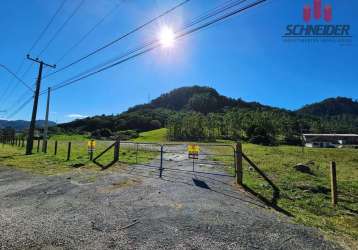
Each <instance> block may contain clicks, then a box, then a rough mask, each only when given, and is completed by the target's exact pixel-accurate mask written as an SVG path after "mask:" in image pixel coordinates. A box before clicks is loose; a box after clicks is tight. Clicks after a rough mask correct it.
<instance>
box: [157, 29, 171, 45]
mask: <svg viewBox="0 0 358 250" xmlns="http://www.w3.org/2000/svg"><path fill="white" fill-rule="evenodd" d="M159 42H160V44H161V45H162V47H164V48H171V47H173V46H174V42H175V34H174V32H173V30H172V29H171V28H169V27H168V26H164V27H162V29H161V30H160V33H159Z"/></svg>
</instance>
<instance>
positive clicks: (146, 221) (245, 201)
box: [0, 166, 338, 250]
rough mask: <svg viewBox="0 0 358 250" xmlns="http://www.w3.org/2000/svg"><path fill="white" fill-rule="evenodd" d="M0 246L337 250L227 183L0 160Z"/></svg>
mask: <svg viewBox="0 0 358 250" xmlns="http://www.w3.org/2000/svg"><path fill="white" fill-rule="evenodd" d="M0 201H1V202H0V248H1V249H295V250H297V249H338V248H337V247H335V245H334V244H333V243H331V242H328V241H327V240H325V239H324V238H323V237H322V236H321V235H320V233H319V232H318V231H317V230H315V229H311V228H307V227H304V226H301V225H295V224H293V223H291V222H290V220H289V218H287V217H285V216H284V215H282V214H279V213H277V212H275V211H273V210H270V209H268V208H266V207H265V206H264V205H263V204H262V203H261V202H260V201H258V200H257V199H256V198H255V197H252V196H250V195H248V194H246V193H244V192H242V191H240V190H238V189H237V188H236V187H234V186H232V185H231V184H230V183H228V182H222V181H221V180H220V179H218V178H216V177H213V176H210V175H206V174H193V173H190V172H182V171H169V170H168V171H164V173H163V178H162V179H159V178H158V171H157V170H156V169H153V168H149V167H144V166H135V167H125V166H123V167H116V168H115V170H113V171H102V172H101V174H100V175H98V176H97V175H94V174H93V173H91V174H90V173H86V171H83V173H81V174H79V172H78V171H77V172H76V173H71V174H65V175H60V176H51V177H48V176H37V175H32V174H29V173H25V172H21V171H19V170H14V169H11V168H6V167H1V166H0Z"/></svg>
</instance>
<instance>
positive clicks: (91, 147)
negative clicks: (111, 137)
mask: <svg viewBox="0 0 358 250" xmlns="http://www.w3.org/2000/svg"><path fill="white" fill-rule="evenodd" d="M87 146H88V150H91V149H92V150H95V148H96V141H94V140H91V141H88V143H87Z"/></svg>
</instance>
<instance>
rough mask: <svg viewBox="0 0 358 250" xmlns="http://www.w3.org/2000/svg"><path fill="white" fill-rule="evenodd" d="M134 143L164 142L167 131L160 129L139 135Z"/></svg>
mask: <svg viewBox="0 0 358 250" xmlns="http://www.w3.org/2000/svg"><path fill="white" fill-rule="evenodd" d="M133 141H135V142H166V141H167V129H166V128H160V129H156V130H152V131H148V132H143V133H140V134H139V137H138V138H136V139H134V140H133Z"/></svg>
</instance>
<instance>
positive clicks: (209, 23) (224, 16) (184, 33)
mask: <svg viewBox="0 0 358 250" xmlns="http://www.w3.org/2000/svg"><path fill="white" fill-rule="evenodd" d="M266 1H267V0H260V1H256V2H254V3H251V4H249V5H247V6H245V7H242V8H240V9H236V10H233V11H231V12H229V13H227V14H225V15H222V16H220V17H217V18H215V19H214V20H211V21H209V22H207V23H204V24H203V25H201V26H198V27H196V28H193V29H191V30H188V31H185V32H183V33H181V34H179V35H177V36H176V39H180V38H183V37H185V36H187V35H190V34H192V33H194V32H197V31H199V30H201V29H204V28H207V27H209V26H210V25H213V24H215V23H217V22H220V21H222V20H224V19H227V18H229V17H231V16H233V15H236V14H238V13H240V12H242V11H245V10H247V9H250V8H253V7H255V6H257V5H259V4H262V3H263V2H266ZM159 46H160V44H159V42H158V41H156V43H155V44H154V45H153V46H151V47H149V48H147V49H145V50H143V51H140V52H138V53H136V54H134V55H132V56H130V57H127V58H125V59H122V60H119V61H117V62H115V63H113V64H110V65H108V66H105V67H103V68H101V69H98V70H96V71H94V72H91V73H89V74H86V75H83V76H81V77H79V78H77V79H74V80H71V81H65V82H63V83H60V84H57V85H55V86H54V87H52V89H53V91H55V90H58V89H60V88H63V87H65V86H68V85H70V84H73V83H75V82H78V81H81V80H83V79H86V78H88V77H90V76H92V75H95V74H98V73H100V72H102V71H105V70H108V69H110V68H113V67H115V66H117V65H119V64H122V63H124V62H126V61H128V60H130V59H133V58H135V57H138V56H140V55H143V54H145V53H148V52H150V51H152V50H154V49H156V48H158V47H159ZM41 94H43V93H41Z"/></svg>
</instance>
